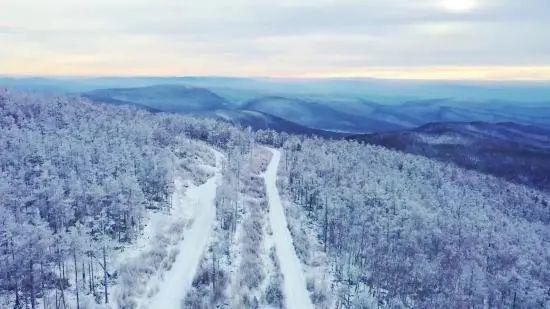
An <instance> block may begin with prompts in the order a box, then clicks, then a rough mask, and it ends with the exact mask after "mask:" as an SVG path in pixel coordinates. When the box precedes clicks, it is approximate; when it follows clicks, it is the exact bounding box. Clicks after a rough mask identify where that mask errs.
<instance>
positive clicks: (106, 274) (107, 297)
mask: <svg viewBox="0 0 550 309" xmlns="http://www.w3.org/2000/svg"><path fill="white" fill-rule="evenodd" d="M107 276H108V273H107V250H106V249H105V245H103V286H104V288H105V303H106V304H108V303H109V292H108V287H107Z"/></svg>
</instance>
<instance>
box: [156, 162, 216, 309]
mask: <svg viewBox="0 0 550 309" xmlns="http://www.w3.org/2000/svg"><path fill="white" fill-rule="evenodd" d="M216 166H217V171H216V173H215V175H214V177H211V178H210V179H209V180H208V181H207V182H206V183H204V184H202V185H200V186H198V187H192V188H189V189H188V190H187V193H186V195H185V197H184V198H183V199H182V201H180V203H181V204H183V205H185V206H186V207H190V208H191V209H192V210H193V214H192V216H191V218H192V219H191V220H192V224H191V227H190V228H189V229H188V230H186V231H185V232H184V233H185V234H184V239H183V241H181V242H180V244H179V245H178V249H179V254H178V255H177V257H176V260H175V262H174V264H173V265H172V268H171V269H170V270H169V271H167V272H166V273H165V274H164V276H163V280H162V281H161V282H160V283H159V286H158V293H156V294H155V295H154V296H153V297H152V298H151V299H150V300H149V301H148V302H147V305H146V307H148V308H163V309H164V308H165V309H170V308H181V306H182V302H183V300H184V299H185V296H186V294H187V291H188V290H189V288H190V287H191V284H192V283H193V278H194V277H195V273H196V270H197V267H198V266H199V263H200V260H201V257H202V255H203V252H204V251H205V249H206V247H207V245H208V241H209V238H210V234H211V231H212V225H213V223H214V220H215V217H216V205H215V198H216V188H217V186H218V184H219V182H220V181H221V173H220V167H221V154H220V153H217V152H216Z"/></svg>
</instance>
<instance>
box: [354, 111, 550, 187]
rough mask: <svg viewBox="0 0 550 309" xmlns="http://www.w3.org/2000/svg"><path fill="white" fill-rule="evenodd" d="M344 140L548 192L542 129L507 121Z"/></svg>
mask: <svg viewBox="0 0 550 309" xmlns="http://www.w3.org/2000/svg"><path fill="white" fill-rule="evenodd" d="M348 138H349V139H353V140H358V141H361V142H365V143H369V144H375V145H380V146H384V147H387V148H391V149H396V150H400V151H403V152H407V153H412V154H417V155H422V156H425V157H428V158H433V159H437V160H440V161H444V162H452V163H454V164H456V165H459V166H461V167H465V168H468V169H473V170H477V171H480V172H483V173H486V174H491V175H494V176H497V177H503V178H505V179H508V180H511V181H513V182H516V183H521V184H526V185H530V186H532V187H535V188H538V189H543V190H547V191H548V190H550V165H549V164H548V162H550V130H548V129H545V128H539V127H535V126H527V125H521V124H516V123H510V122H507V123H496V124H493V123H486V122H469V123H458V122H448V123H430V124H426V125H423V126H421V127H418V128H416V129H412V130H404V131H395V132H386V133H376V134H365V135H355V136H350V137H348Z"/></svg>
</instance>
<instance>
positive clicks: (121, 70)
mask: <svg viewBox="0 0 550 309" xmlns="http://www.w3.org/2000/svg"><path fill="white" fill-rule="evenodd" d="M0 75H40V76H44V75H47V76H49V75H55V76H137V75H139V76H190V75H192V76H250V77H258V76H262V77H308V78H312V77H313V78H315V77H375V78H403V79H408V78H411V79H473V80H484V79H488V80H550V1H548V0H270V1H267V0H154V1H153V0H49V1H44V0H0Z"/></svg>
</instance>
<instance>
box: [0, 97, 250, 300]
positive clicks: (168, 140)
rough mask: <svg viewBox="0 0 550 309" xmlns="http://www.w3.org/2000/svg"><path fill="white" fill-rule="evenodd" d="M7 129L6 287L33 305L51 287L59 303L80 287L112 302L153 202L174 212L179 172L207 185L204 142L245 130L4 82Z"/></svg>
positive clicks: (3, 188) (2, 234) (1, 110)
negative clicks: (122, 262)
mask: <svg viewBox="0 0 550 309" xmlns="http://www.w3.org/2000/svg"><path fill="white" fill-rule="evenodd" d="M0 127H1V128H2V134H1V135H0V145H1V147H0V168H1V169H0V179H1V181H0V196H1V200H0V207H1V211H0V259H1V260H2V263H1V266H0V268H1V271H0V274H1V275H0V289H1V290H0V292H1V293H2V295H3V296H6V297H7V298H8V299H10V301H11V303H12V304H13V305H15V306H16V307H19V306H24V307H33V308H34V307H36V306H37V299H38V298H42V297H44V295H49V294H52V293H54V294H55V297H51V298H50V303H49V304H48V305H50V306H52V307H53V308H65V307H67V308H69V307H72V305H71V304H73V301H75V302H78V297H79V296H80V297H81V298H82V297H83V294H86V295H91V296H92V297H93V298H95V300H96V302H97V303H107V302H108V301H109V298H108V296H109V285H110V284H111V282H112V281H116V270H115V271H113V270H112V269H110V265H109V261H110V260H111V258H112V257H113V255H114V254H115V253H116V251H117V250H118V249H119V248H120V246H123V245H124V244H128V243H131V242H133V241H134V240H135V239H136V238H137V237H138V235H139V233H140V230H141V229H142V228H143V224H144V221H146V220H145V219H146V218H147V211H146V209H153V210H156V211H164V212H166V211H170V208H171V204H172V201H171V198H172V193H173V191H174V173H175V172H176V171H178V173H179V175H180V176H182V177H184V178H186V179H190V180H191V181H193V182H195V183H201V182H202V181H204V180H205V179H204V172H203V171H202V168H201V166H202V165H203V164H204V162H203V161H201V160H200V159H201V157H203V156H204V153H205V152H207V151H208V149H207V147H206V144H205V143H203V142H202V141H204V142H206V143H208V144H210V145H215V146H217V147H220V148H224V147H226V146H227V145H228V143H230V142H231V143H237V144H239V145H244V144H246V143H245V142H239V141H240V139H241V138H242V139H247V138H248V136H247V135H246V132H244V131H241V130H237V129H236V128H233V127H231V126H229V125H227V124H224V123H220V122H214V121H207V120H200V121H199V120H195V119H191V118H183V117H181V116H172V115H153V114H150V113H147V112H144V111H140V110H137V109H133V108H118V107H112V106H108V105H97V104H92V103H89V102H87V101H85V100H82V99H80V98H68V97H50V96H43V95H33V94H22V93H10V92H8V91H5V90H2V91H1V92H0ZM201 140H202V141H201ZM176 162H178V164H179V165H176ZM69 273H72V275H71V276H70V277H69ZM67 290H70V291H71V292H70V296H67V295H66V294H69V293H68V292H67ZM79 290H81V291H79ZM78 294H80V295H78ZM75 297H76V298H77V299H73V298H75ZM68 298H70V300H69V299H68Z"/></svg>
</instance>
